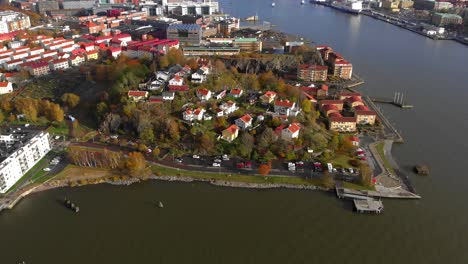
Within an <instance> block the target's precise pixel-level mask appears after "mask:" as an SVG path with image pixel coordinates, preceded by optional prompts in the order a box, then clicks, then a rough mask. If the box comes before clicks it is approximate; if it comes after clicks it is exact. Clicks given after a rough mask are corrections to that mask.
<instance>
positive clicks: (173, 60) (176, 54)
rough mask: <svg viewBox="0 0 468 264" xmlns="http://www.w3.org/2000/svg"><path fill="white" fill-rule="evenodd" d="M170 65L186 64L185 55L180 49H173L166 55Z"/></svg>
mask: <svg viewBox="0 0 468 264" xmlns="http://www.w3.org/2000/svg"><path fill="white" fill-rule="evenodd" d="M166 56H167V61H168V62H169V65H173V64H180V65H183V64H185V58H184V53H183V52H182V50H180V49H175V48H171V49H169V51H168V52H167V54H166Z"/></svg>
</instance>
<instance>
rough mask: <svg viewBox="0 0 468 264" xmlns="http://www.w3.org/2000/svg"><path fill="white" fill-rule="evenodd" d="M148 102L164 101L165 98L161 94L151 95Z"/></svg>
mask: <svg viewBox="0 0 468 264" xmlns="http://www.w3.org/2000/svg"><path fill="white" fill-rule="evenodd" d="M148 102H150V103H162V102H163V99H162V97H161V96H151V97H150V98H149V99H148Z"/></svg>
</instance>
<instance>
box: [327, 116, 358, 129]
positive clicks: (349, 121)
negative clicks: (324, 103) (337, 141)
mask: <svg viewBox="0 0 468 264" xmlns="http://www.w3.org/2000/svg"><path fill="white" fill-rule="evenodd" d="M356 120H357V118H356V117H331V118H330V130H332V131H337V132H354V131H356Z"/></svg>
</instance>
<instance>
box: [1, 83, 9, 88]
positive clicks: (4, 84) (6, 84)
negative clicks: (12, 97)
mask: <svg viewBox="0 0 468 264" xmlns="http://www.w3.org/2000/svg"><path fill="white" fill-rule="evenodd" d="M8 83H9V82H0V87H7V86H8Z"/></svg>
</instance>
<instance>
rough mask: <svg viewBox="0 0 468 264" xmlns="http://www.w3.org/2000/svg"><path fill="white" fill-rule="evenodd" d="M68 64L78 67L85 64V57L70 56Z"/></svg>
mask: <svg viewBox="0 0 468 264" xmlns="http://www.w3.org/2000/svg"><path fill="white" fill-rule="evenodd" d="M68 62H69V64H70V65H71V66H72V67H73V66H79V65H81V64H82V63H84V62H85V56H83V55H72V56H70V58H68Z"/></svg>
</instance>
